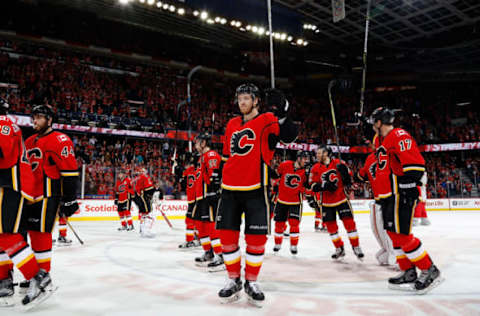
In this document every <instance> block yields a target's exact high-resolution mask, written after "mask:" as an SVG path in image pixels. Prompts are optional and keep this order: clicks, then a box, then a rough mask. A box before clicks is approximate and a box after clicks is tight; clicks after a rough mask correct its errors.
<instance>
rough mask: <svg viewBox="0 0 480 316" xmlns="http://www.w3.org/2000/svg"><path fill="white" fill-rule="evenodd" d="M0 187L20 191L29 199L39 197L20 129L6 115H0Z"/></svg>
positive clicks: (32, 199)
mask: <svg viewBox="0 0 480 316" xmlns="http://www.w3.org/2000/svg"><path fill="white" fill-rule="evenodd" d="M0 187H3V188H11V189H13V190H14V191H17V192H20V193H21V194H22V195H23V196H24V197H25V198H26V199H27V200H29V201H34V200H38V199H40V198H41V194H40V196H37V195H36V190H35V183H34V178H33V173H32V167H31V165H30V162H29V160H28V157H27V151H26V150H25V144H24V142H23V138H22V131H21V129H20V127H18V126H17V125H16V124H14V123H13V122H12V121H11V120H10V119H9V118H8V117H7V116H6V115H0Z"/></svg>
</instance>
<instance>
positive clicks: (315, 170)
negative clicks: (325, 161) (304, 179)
mask: <svg viewBox="0 0 480 316" xmlns="http://www.w3.org/2000/svg"><path fill="white" fill-rule="evenodd" d="M322 166H323V165H322V164H321V163H319V162H317V163H315V164H314V165H313V166H312V168H311V169H310V173H309V174H308V185H309V189H308V190H307V191H306V194H307V195H312V196H313V197H314V198H315V199H316V200H317V201H322V192H313V191H312V190H311V189H310V188H311V186H312V184H313V182H314V181H313V179H321V176H322V174H321V169H322Z"/></svg>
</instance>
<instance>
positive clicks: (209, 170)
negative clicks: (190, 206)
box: [195, 134, 225, 272]
mask: <svg viewBox="0 0 480 316" xmlns="http://www.w3.org/2000/svg"><path fill="white" fill-rule="evenodd" d="M210 140H211V136H210V135H208V134H200V135H198V136H197V137H196V139H195V149H196V150H197V152H198V153H199V154H200V161H199V164H200V169H201V177H202V180H201V184H202V189H201V192H199V194H200V193H201V194H202V198H201V199H197V206H196V211H195V214H196V216H195V218H196V219H197V220H199V221H200V222H199V227H198V228H199V233H200V236H203V238H204V240H205V239H206V238H207V236H208V238H209V239H210V243H211V248H212V250H213V258H212V260H211V262H208V261H209V260H208V258H209V257H211V256H210V255H211V254H212V253H211V251H210V254H207V253H205V254H204V255H203V256H202V257H198V258H195V261H196V262H197V263H199V264H200V265H201V264H203V263H207V268H208V271H210V272H215V271H222V270H225V265H224V263H223V256H222V245H221V243H220V235H219V232H218V231H217V229H215V218H216V216H217V204H218V196H219V193H220V184H221V162H222V157H221V156H220V155H219V154H218V153H217V152H216V151H214V150H212V149H210ZM199 185H200V182H199ZM200 239H202V237H201V238H200ZM202 244H203V242H202Z"/></svg>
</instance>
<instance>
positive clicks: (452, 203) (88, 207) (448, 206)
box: [71, 199, 480, 221]
mask: <svg viewBox="0 0 480 316" xmlns="http://www.w3.org/2000/svg"><path fill="white" fill-rule="evenodd" d="M371 202H373V200H351V201H350V203H351V205H352V208H353V210H354V212H355V213H368V212H369V204H370V203H371ZM79 204H80V210H79V211H78V212H77V213H75V214H74V215H73V216H72V217H71V219H72V220H74V221H75V220H77V221H89V220H118V213H117V206H116V205H115V204H114V201H113V200H79ZM187 208H188V205H187V202H186V201H182V200H163V201H161V203H159V204H155V205H154V207H153V214H154V215H155V216H156V217H157V218H158V219H161V218H162V212H163V214H165V216H168V218H170V219H183V218H185V213H186V212H187ZM426 208H427V211H477V210H478V211H480V199H430V200H428V201H427V205H426ZM131 211H132V216H136V215H138V208H137V206H136V205H135V203H132V208H131ZM313 214H314V211H313V209H312V208H311V207H310V206H309V205H308V203H307V202H306V201H305V202H304V203H303V215H305V216H310V215H313Z"/></svg>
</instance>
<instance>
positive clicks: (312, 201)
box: [307, 196, 317, 209]
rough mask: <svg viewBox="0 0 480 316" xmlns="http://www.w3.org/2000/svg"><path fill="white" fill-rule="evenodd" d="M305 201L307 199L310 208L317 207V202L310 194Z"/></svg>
mask: <svg viewBox="0 0 480 316" xmlns="http://www.w3.org/2000/svg"><path fill="white" fill-rule="evenodd" d="M307 201H308V205H310V207H311V208H313V209H316V208H317V203H315V199H314V198H313V197H312V196H307Z"/></svg>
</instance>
